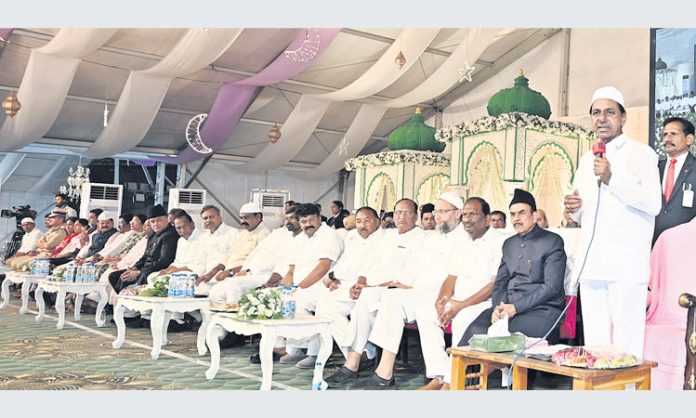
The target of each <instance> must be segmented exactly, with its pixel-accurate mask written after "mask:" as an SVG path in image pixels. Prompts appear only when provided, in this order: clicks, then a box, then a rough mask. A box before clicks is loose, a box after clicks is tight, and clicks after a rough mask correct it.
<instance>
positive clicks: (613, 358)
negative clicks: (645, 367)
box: [551, 347, 639, 369]
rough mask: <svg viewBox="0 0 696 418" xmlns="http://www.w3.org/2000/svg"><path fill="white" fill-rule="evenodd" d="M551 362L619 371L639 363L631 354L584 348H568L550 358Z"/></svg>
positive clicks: (560, 364)
mask: <svg viewBox="0 0 696 418" xmlns="http://www.w3.org/2000/svg"><path fill="white" fill-rule="evenodd" d="M551 361H553V362H554V363H555V364H556V365H558V366H571V367H582V368H587V369H621V368H625V367H632V366H635V365H637V364H638V362H639V361H638V359H637V358H636V356H634V355H633V354H629V353H616V352H612V351H610V350H607V349H591V348H590V349H588V348H585V347H569V348H566V349H564V350H560V351H558V352H556V353H555V354H554V355H553V356H552V357H551Z"/></svg>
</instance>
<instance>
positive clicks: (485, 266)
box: [416, 228, 507, 382]
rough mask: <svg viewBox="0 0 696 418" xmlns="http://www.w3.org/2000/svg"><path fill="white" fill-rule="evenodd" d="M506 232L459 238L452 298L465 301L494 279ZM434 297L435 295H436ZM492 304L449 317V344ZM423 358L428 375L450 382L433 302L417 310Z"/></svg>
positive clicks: (491, 230)
mask: <svg viewBox="0 0 696 418" xmlns="http://www.w3.org/2000/svg"><path fill="white" fill-rule="evenodd" d="M506 237H507V235H506V234H503V233H501V232H500V231H499V230H497V229H494V228H488V231H486V233H485V234H483V236H482V237H481V238H479V239H476V240H473V241H472V240H471V239H467V240H460V241H459V242H458V243H457V245H456V246H455V248H454V249H453V251H452V254H451V256H450V259H449V262H448V263H447V265H448V274H449V275H452V276H456V277H457V279H456V282H455V286H454V294H453V295H452V299H454V300H466V299H467V298H469V297H471V296H473V295H474V294H475V293H476V292H478V291H479V290H481V289H482V288H483V287H485V286H486V285H487V284H488V283H490V282H491V280H492V279H494V278H495V276H496V274H497V272H498V267H500V262H501V259H502V255H503V242H504V241H505V239H506ZM436 297H437V296H436ZM490 307H491V301H490V299H488V300H486V301H484V302H481V303H478V304H476V305H472V306H468V307H466V308H464V309H462V310H461V311H459V313H458V314H457V315H456V316H455V317H454V318H453V319H452V343H453V344H457V343H458V342H459V340H461V338H462V335H464V331H466V328H467V327H468V326H469V325H470V324H471V323H472V322H473V321H474V319H476V318H477V317H478V316H479V315H480V314H481V312H483V311H484V310H486V309H488V308H490ZM416 321H417V322H418V332H419V334H420V339H421V348H422V350H423V359H424V360H425V368H426V375H427V376H428V377H435V376H443V377H444V380H445V381H446V382H449V374H450V364H449V357H448V355H447V352H446V351H445V348H446V347H445V336H444V332H443V330H442V328H441V327H440V323H439V321H438V318H437V311H436V310H435V301H434V300H433V301H432V302H431V303H429V304H427V305H422V306H420V307H419V308H418V309H417V310H416Z"/></svg>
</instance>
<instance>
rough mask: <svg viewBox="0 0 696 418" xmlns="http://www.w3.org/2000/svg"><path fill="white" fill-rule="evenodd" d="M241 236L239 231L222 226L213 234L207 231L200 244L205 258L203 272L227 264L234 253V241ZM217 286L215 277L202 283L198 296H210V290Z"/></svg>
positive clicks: (197, 288)
mask: <svg viewBox="0 0 696 418" xmlns="http://www.w3.org/2000/svg"><path fill="white" fill-rule="evenodd" d="M238 234H239V230H237V229H235V228H232V227H230V226H227V225H226V224H224V223H223V224H221V225H220V226H219V227H218V229H216V230H215V232H213V233H212V234H211V233H210V231H208V230H205V233H203V234H202V236H201V238H200V240H199V242H200V248H201V254H202V257H203V271H204V272H205V273H207V272H209V271H210V270H212V269H213V267H215V266H217V265H218V264H222V265H224V264H225V260H226V259H227V256H228V255H229V254H230V252H231V251H232V246H233V245H234V241H235V239H236V238H237V236H238ZM216 284H217V280H216V279H215V277H213V278H211V279H210V280H209V281H207V282H201V283H199V284H198V285H197V286H196V294H197V295H208V294H209V293H210V289H211V288H212V287H213V286H215V285H216Z"/></svg>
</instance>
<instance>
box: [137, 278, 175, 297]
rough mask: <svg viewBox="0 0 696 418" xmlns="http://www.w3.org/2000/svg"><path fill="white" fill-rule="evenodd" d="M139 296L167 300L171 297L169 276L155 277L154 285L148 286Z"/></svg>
mask: <svg viewBox="0 0 696 418" xmlns="http://www.w3.org/2000/svg"><path fill="white" fill-rule="evenodd" d="M138 296H145V297H153V298H166V297H167V296H169V275H168V274H165V275H163V276H157V277H155V280H154V281H153V282H152V285H148V287H146V288H145V289H144V290H143V291H141V292H140V293H138Z"/></svg>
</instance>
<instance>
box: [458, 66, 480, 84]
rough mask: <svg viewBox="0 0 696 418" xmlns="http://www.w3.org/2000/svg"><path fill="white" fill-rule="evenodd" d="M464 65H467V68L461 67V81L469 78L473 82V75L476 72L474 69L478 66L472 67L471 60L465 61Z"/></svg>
mask: <svg viewBox="0 0 696 418" xmlns="http://www.w3.org/2000/svg"><path fill="white" fill-rule="evenodd" d="M464 65H466V68H459V82H460V83H461V82H462V81H464V80H468V81H469V82H471V75H472V74H473V73H474V70H475V69H476V67H472V66H470V65H469V61H464Z"/></svg>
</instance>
